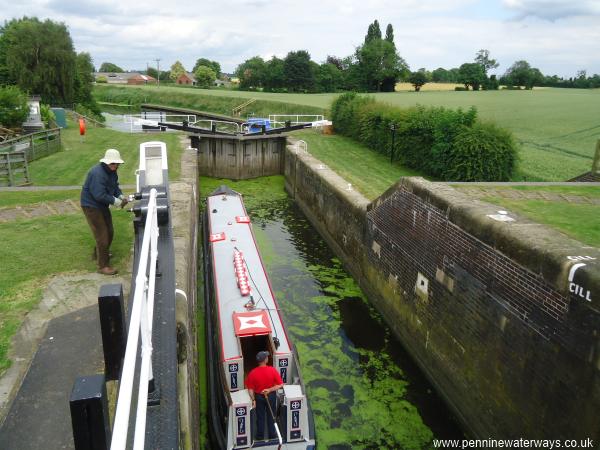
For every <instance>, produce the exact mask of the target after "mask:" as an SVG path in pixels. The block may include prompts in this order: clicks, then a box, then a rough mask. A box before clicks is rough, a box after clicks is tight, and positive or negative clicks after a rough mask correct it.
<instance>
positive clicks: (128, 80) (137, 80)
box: [94, 72, 156, 84]
mask: <svg viewBox="0 0 600 450" xmlns="http://www.w3.org/2000/svg"><path fill="white" fill-rule="evenodd" d="M94 79H95V80H96V82H98V81H99V80H106V82H107V83H108V84H148V83H156V78H154V77H151V76H150V75H142V74H141V73H139V72H95V73H94Z"/></svg>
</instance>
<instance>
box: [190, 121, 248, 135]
mask: <svg viewBox="0 0 600 450" xmlns="http://www.w3.org/2000/svg"><path fill="white" fill-rule="evenodd" d="M204 124H207V125H208V126H203V125H204ZM189 125H193V126H197V127H199V128H206V129H208V130H212V128H213V125H214V126H215V130H216V131H222V130H223V129H225V131H233V132H234V133H239V132H240V124H239V123H236V122H230V121H227V120H211V119H201V120H197V121H196V122H193V123H191V122H190V124H189Z"/></svg>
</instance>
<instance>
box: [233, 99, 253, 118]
mask: <svg viewBox="0 0 600 450" xmlns="http://www.w3.org/2000/svg"><path fill="white" fill-rule="evenodd" d="M255 101H256V99H255V98H251V99H248V100H246V101H245V102H244V103H242V104H241V105H237V106H236V107H235V108H233V109H232V110H231V115H232V116H233V117H235V116H239V115H240V114H241V113H242V109H244V108H245V107H247V106H250V105H251V104H252V103H254V102H255Z"/></svg>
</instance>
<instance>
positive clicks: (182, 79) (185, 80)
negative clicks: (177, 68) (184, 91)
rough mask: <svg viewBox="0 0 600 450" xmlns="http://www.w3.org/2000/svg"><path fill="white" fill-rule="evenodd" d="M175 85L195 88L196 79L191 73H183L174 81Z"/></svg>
mask: <svg viewBox="0 0 600 450" xmlns="http://www.w3.org/2000/svg"><path fill="white" fill-rule="evenodd" d="M175 83H177V84H183V85H188V86H196V77H195V76H194V74H193V73H191V72H185V73H182V74H181V75H179V77H178V78H177V80H175Z"/></svg>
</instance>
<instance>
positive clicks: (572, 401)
mask: <svg viewBox="0 0 600 450" xmlns="http://www.w3.org/2000/svg"><path fill="white" fill-rule="evenodd" d="M285 175H286V189H287V190H288V192H289V193H290V195H291V196H293V197H294V198H295V200H296V201H297V203H298V204H299V206H300V207H301V208H302V210H303V211H304V212H305V214H306V215H307V217H308V218H309V220H311V222H312V223H313V224H314V225H315V226H316V228H317V229H318V230H319V232H320V233H321V234H322V235H323V236H324V237H325V238H326V240H327V241H328V243H329V244H330V245H331V247H332V248H333V250H334V251H335V252H336V253H337V254H338V256H340V257H341V259H342V260H343V261H344V263H345V265H346V266H347V268H348V269H349V270H350V271H351V272H352V274H353V276H354V277H355V278H356V279H357V281H358V282H359V284H360V285H361V287H362V288H363V289H364V290H365V291H366V293H367V295H368V296H369V298H370V299H371V300H372V301H373V302H374V303H375V305H376V306H377V307H378V309H379V310H380V311H381V312H382V313H383V315H384V317H386V319H387V321H388V323H389V324H390V326H391V327H392V328H393V330H394V332H395V333H396V334H397V335H398V336H399V337H400V339H401V341H402V342H403V343H404V345H405V346H406V348H407V349H408V350H409V352H410V353H411V354H412V355H413V357H414V358H415V359H416V360H417V362H418V363H419V365H420V366H421V368H422V369H423V371H424V372H425V373H426V374H427V376H428V378H429V379H430V380H431V381H432V383H433V384H434V385H435V386H436V387H437V389H438V391H439V392H440V394H441V395H443V396H444V397H445V398H446V400H447V402H448V403H449V404H450V405H451V407H452V408H453V409H454V411H455V412H456V414H457V416H458V417H459V419H460V420H461V421H462V423H463V425H464V426H465V429H466V430H467V431H469V434H471V435H473V436H476V437H480V438H489V437H493V438H521V437H523V438H543V439H549V438H556V439H585V438H592V439H594V440H595V441H596V442H598V440H600V414H598V413H597V411H598V410H600V266H599V265H598V261H599V260H600V252H599V251H598V249H594V248H589V247H585V246H582V245H581V244H580V243H578V242H576V241H572V240H570V239H568V238H567V237H565V236H564V235H562V234H560V233H558V232H555V231H553V230H549V229H546V228H545V227H543V226H540V225H537V224H534V223H531V222H529V221H527V220H525V219H522V218H519V217H516V216H514V215H504V214H498V211H497V207H494V206H492V205H488V204H485V203H481V202H477V201H473V199H471V198H467V197H466V196H464V195H462V194H461V193H459V192H457V191H455V190H454V189H452V188H451V187H449V186H447V185H443V184H437V183H429V182H427V181H425V180H423V179H419V178H410V179H402V180H401V181H400V182H398V183H397V184H396V185H395V186H393V187H391V188H390V189H389V190H388V191H387V192H386V193H385V194H383V195H382V196H381V197H380V198H378V199H377V200H375V201H374V202H372V203H369V202H368V201H367V200H366V199H365V198H364V197H362V196H361V195H360V194H358V193H356V192H354V191H352V190H351V189H350V188H349V187H348V185H347V183H346V182H345V181H344V180H342V179H341V178H340V177H339V176H337V175H336V174H334V173H333V172H332V171H330V170H329V169H328V168H327V167H326V166H324V165H323V164H322V163H320V161H318V160H316V159H314V158H313V157H311V156H310V155H308V154H306V153H305V152H303V151H302V150H300V148H298V147H296V146H294V145H288V148H287V154H286V160H285ZM490 216H492V217H490ZM507 216H508V217H509V218H511V219H514V220H512V221H506V220H507V219H506V217H507Z"/></svg>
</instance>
